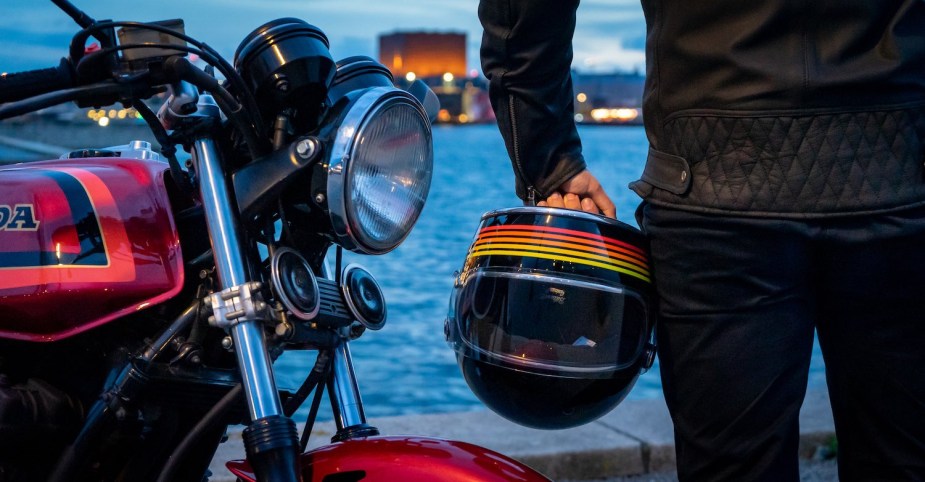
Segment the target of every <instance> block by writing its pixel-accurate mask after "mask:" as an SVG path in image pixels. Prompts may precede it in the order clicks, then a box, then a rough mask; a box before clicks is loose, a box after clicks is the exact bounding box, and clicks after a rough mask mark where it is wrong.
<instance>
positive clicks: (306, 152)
mask: <svg viewBox="0 0 925 482" xmlns="http://www.w3.org/2000/svg"><path fill="white" fill-rule="evenodd" d="M315 149H316V146H315V142H314V141H312V140H311V139H302V140H301V141H299V142H298V144H296V145H295V152H296V154H298V155H299V157H301V158H302V159H308V158H310V157H312V156H313V155H315Z"/></svg>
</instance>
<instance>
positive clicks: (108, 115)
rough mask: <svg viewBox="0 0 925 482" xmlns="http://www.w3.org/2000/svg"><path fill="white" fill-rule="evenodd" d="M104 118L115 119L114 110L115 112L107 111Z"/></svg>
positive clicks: (112, 110)
mask: <svg viewBox="0 0 925 482" xmlns="http://www.w3.org/2000/svg"><path fill="white" fill-rule="evenodd" d="M106 116H107V117H109V118H110V119H115V118H116V110H115V109H109V112H108V113H107V114H106Z"/></svg>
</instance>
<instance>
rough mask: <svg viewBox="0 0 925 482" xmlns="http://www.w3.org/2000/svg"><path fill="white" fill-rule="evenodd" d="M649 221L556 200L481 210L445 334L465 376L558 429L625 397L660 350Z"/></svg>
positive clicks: (527, 420) (500, 409)
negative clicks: (634, 221) (640, 223)
mask: <svg viewBox="0 0 925 482" xmlns="http://www.w3.org/2000/svg"><path fill="white" fill-rule="evenodd" d="M653 307H654V289H653V286H652V280H651V274H650V272H649V263H648V255H647V245H646V240H645V237H644V236H643V235H642V233H641V232H640V231H639V230H638V229H636V228H634V227H632V226H629V225H627V224H624V223H621V222H619V221H616V220H613V219H609V218H605V217H602V216H597V215H593V214H588V213H584V212H580V211H571V210H565V209H555V208H539V207H523V208H512V209H505V210H500V211H493V212H489V213H486V214H485V215H484V216H482V223H481V225H480V227H479V231H478V233H477V234H476V237H475V241H474V242H473V243H472V246H471V247H470V248H469V253H468V255H467V257H466V261H465V264H464V266H463V268H462V270H461V271H460V273H459V275H458V277H457V279H456V283H455V286H454V290H453V294H452V296H451V299H450V310H449V315H448V317H447V321H446V335H447V341H448V343H449V344H450V346H452V347H453V349H454V350H455V351H456V358H457V360H458V361H459V365H460V367H461V369H462V373H463V376H464V377H465V379H466V382H467V383H468V384H469V388H470V389H471V390H472V391H473V392H474V393H475V395H476V396H477V397H478V398H479V399H480V400H481V401H482V402H483V403H484V404H485V405H486V406H488V407H489V408H490V409H492V410H493V411H495V412H496V413H498V414H499V415H501V416H503V417H505V418H507V419H509V420H511V421H513V422H515V423H518V424H521V425H525V426H528V427H533V428H543V429H559V428H568V427H574V426H578V425H582V424H585V423H588V422H590V421H592V420H595V419H597V418H598V417H600V416H602V415H604V414H606V413H607V412H609V411H610V410H611V409H613V408H614V407H616V406H617V404H619V403H620V402H621V401H622V400H623V399H624V398H625V397H626V395H627V394H628V393H629V391H630V389H631V388H632V387H633V385H634V384H635V382H636V379H637V378H638V377H639V374H640V373H642V372H643V371H645V370H646V369H648V368H649V367H650V366H651V364H652V360H653V357H654V354H655V347H654V346H653V344H652V343H651V340H652V332H653V327H654V319H653V317H652V315H653V313H652V311H653V309H654V308H653Z"/></svg>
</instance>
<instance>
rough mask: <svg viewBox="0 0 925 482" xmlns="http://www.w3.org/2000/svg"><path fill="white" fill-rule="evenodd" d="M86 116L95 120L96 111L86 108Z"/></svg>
mask: <svg viewBox="0 0 925 482" xmlns="http://www.w3.org/2000/svg"><path fill="white" fill-rule="evenodd" d="M87 118H89V119H93V120H96V111H95V110H93V109H90V110H88V111H87Z"/></svg>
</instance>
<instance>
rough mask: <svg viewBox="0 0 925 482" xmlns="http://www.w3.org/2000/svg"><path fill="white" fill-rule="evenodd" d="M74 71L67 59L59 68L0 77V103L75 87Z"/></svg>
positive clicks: (63, 60) (62, 60)
mask: <svg viewBox="0 0 925 482" xmlns="http://www.w3.org/2000/svg"><path fill="white" fill-rule="evenodd" d="M74 84H75V81H74V70H73V69H72V68H71V64H70V63H69V62H68V60H67V59H66V58H62V59H61V63H60V64H58V66H57V67H51V68H47V69H37V70H27V71H25V72H13V73H9V74H5V75H2V76H0V102H12V101H16V100H21V99H26V98H29V97H34V96H37V95H41V94H45V93H48V92H54V91H56V90H61V89H66V88H69V87H73V86H74Z"/></svg>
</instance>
